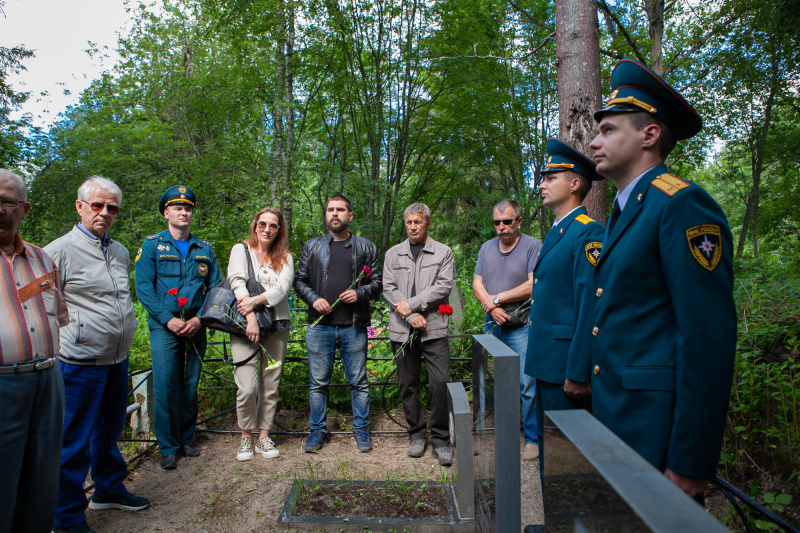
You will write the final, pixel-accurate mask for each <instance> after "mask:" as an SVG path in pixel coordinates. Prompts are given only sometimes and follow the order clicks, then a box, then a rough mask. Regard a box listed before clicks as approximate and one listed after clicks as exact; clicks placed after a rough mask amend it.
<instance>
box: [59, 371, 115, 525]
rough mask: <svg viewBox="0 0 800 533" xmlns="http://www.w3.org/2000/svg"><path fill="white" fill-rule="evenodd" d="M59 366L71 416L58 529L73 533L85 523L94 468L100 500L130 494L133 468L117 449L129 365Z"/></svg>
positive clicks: (66, 427) (66, 425) (66, 420)
mask: <svg viewBox="0 0 800 533" xmlns="http://www.w3.org/2000/svg"><path fill="white" fill-rule="evenodd" d="M60 364H61V374H62V375H63V377H64V392H65V395H66V413H65V415H64V446H63V449H62V451H61V477H60V478H59V480H58V504H57V506H56V518H55V520H54V521H53V526H54V527H56V528H58V529H69V528H70V527H72V526H75V525H77V524H80V523H81V522H86V515H85V514H84V511H86V506H87V505H88V504H89V502H88V501H87V500H86V494H85V492H84V490H83V483H84V481H86V474H87V472H88V471H89V467H90V466H91V469H92V481H94V483H95V494H97V495H98V496H99V497H103V498H118V497H121V496H124V495H125V494H127V492H128V490H127V489H126V488H125V485H123V481H125V477H126V476H127V475H128V465H126V464H125V459H123V458H122V454H120V453H119V448H118V447H117V439H118V438H119V435H120V433H122V428H123V426H124V425H125V410H126V409H127V406H128V360H127V359H125V360H124V361H122V362H121V363H117V364H114V365H98V366H80V365H71V364H67V363H64V362H63V361H62V362H61V363H60Z"/></svg>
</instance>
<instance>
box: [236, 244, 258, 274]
mask: <svg viewBox="0 0 800 533" xmlns="http://www.w3.org/2000/svg"><path fill="white" fill-rule="evenodd" d="M239 244H241V245H242V246H244V255H245V257H247V279H252V280H253V281H255V279H256V271H255V270H253V260H252V259H251V258H250V249H249V248H248V247H247V243H245V242H244V241H239Z"/></svg>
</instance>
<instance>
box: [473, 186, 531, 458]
mask: <svg viewBox="0 0 800 533" xmlns="http://www.w3.org/2000/svg"><path fill="white" fill-rule="evenodd" d="M492 213H493V217H494V220H493V222H494V229H495V231H496V232H497V237H496V238H494V239H492V240H490V241H487V242H485V243H483V246H481V249H480V252H478V264H477V265H476V266H475V276H474V278H473V279H472V290H473V291H474V292H475V297H476V298H477V299H478V301H479V302H480V303H481V307H482V308H483V310H484V311H485V312H486V317H485V320H484V332H485V333H487V334H489V335H494V336H495V337H497V338H498V339H500V340H501V341H502V342H503V343H505V344H506V345H507V346H508V347H509V348H511V349H512V350H514V351H515V352H516V353H518V354H519V390H520V397H521V398H522V429H523V433H525V450H524V452H523V454H522V458H523V459H524V460H526V461H532V460H534V459H536V458H537V457H539V447H538V446H537V444H538V437H537V432H538V430H537V421H536V413H535V411H534V408H533V403H534V402H533V400H534V398H535V397H536V384H535V380H534V379H533V378H532V377H530V376H528V375H527V374H525V355H526V352H527V348H528V326H529V325H530V324H529V321H528V311H529V310H530V302H529V300H530V295H531V289H532V287H533V269H534V267H535V266H536V259H537V257H538V256H539V250H540V249H541V248H542V243H541V242H539V241H538V240H537V239H534V238H533V237H529V236H528V235H525V234H524V233H522V231H521V229H520V227H521V226H522V216H521V212H520V205H519V204H518V203H517V202H515V201H514V200H500V201H499V202H497V204H496V205H495V206H494V210H493V211H492Z"/></svg>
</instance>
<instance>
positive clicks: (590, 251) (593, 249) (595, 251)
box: [583, 241, 603, 266]
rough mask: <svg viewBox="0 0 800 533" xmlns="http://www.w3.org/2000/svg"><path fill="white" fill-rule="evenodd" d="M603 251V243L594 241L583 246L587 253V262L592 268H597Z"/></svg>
mask: <svg viewBox="0 0 800 533" xmlns="http://www.w3.org/2000/svg"><path fill="white" fill-rule="evenodd" d="M602 249H603V243H602V242H598V241H594V242H587V243H586V244H585V245H584V246H583V251H584V252H585V253H586V260H587V261H589V264H590V265H592V266H597V260H598V259H600V252H601V250H602Z"/></svg>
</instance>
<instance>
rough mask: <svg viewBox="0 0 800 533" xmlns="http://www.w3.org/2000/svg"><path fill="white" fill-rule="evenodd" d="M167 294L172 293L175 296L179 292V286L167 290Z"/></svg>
mask: <svg viewBox="0 0 800 533" xmlns="http://www.w3.org/2000/svg"><path fill="white" fill-rule="evenodd" d="M167 294H171V295H172V296H175V295H176V294H178V289H177V288H172V289H170V290H168V291H167Z"/></svg>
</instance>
